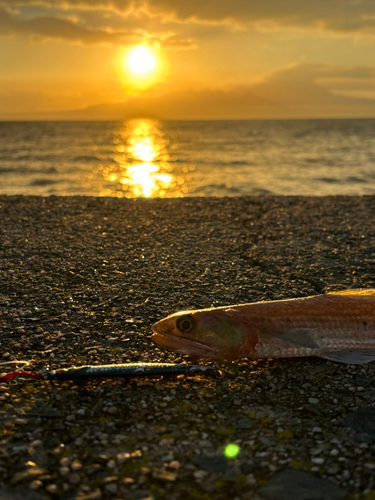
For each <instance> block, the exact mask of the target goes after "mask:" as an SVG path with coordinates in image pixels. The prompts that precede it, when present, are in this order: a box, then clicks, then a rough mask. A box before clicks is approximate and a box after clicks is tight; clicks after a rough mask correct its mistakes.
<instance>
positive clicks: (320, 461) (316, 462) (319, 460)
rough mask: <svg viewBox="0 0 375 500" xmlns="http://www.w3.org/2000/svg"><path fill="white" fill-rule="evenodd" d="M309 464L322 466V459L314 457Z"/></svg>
mask: <svg viewBox="0 0 375 500" xmlns="http://www.w3.org/2000/svg"><path fill="white" fill-rule="evenodd" d="M311 462H312V463H313V464H317V465H322V464H324V458H322V457H314V458H312V459H311Z"/></svg>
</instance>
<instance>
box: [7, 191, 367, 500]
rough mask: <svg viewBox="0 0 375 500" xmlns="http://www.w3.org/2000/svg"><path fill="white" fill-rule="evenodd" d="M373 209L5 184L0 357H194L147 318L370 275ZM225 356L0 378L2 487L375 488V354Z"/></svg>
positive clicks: (360, 202) (140, 494)
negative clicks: (137, 374)
mask: <svg viewBox="0 0 375 500" xmlns="http://www.w3.org/2000/svg"><path fill="white" fill-rule="evenodd" d="M374 213H375V197H327V198H302V197H253V198H250V197H249V198H186V199H175V200H117V199H106V198H85V197H71V198H69V197H66V198H63V197H61V198H60V197H50V198H41V197H21V196H17V197H13V196H12V197H4V196H3V197H0V218H1V225H0V255H1V267H0V342H1V351H0V354H1V357H2V359H1V361H2V362H7V361H14V360H28V361H30V365H29V366H28V368H27V369H32V370H40V369H41V368H43V367H50V368H58V367H67V366H72V365H82V364H106V363H124V362H136V361H148V362H153V361H165V362H178V363H182V362H183V363H192V361H191V360H189V359H188V358H186V357H181V356H179V355H177V354H173V353H169V352H167V351H164V350H162V349H161V348H158V347H157V346H156V345H154V344H153V342H151V340H150V331H151V330H150V327H151V325H152V324H153V323H154V322H155V321H157V320H158V319H160V318H162V317H164V316H166V315H167V314H170V313H172V312H176V311H178V310H181V309H189V308H202V307H207V306H221V305H226V304H235V303H241V302H242V303H243V302H252V301H258V300H264V299H266V300H268V299H269V300H272V299H281V298H290V297H300V296H301V297H302V296H308V295H314V294H317V293H324V292H326V291H332V290H338V289H345V288H356V287H366V288H368V287H374V288H375V272H374V262H375V226H374V223H373V214H374ZM201 363H204V364H210V361H209V360H202V361H201ZM15 366H17V365H3V366H1V370H2V371H3V372H4V373H5V372H9V371H12V370H14V369H15ZM220 366H221V367H222V368H223V369H224V370H225V372H226V376H225V377H224V378H222V379H212V378H207V377H204V376H190V377H185V376H178V377H171V378H163V377H149V378H145V379H135V378H132V379H128V380H108V381H105V380H104V381H98V380H94V381H88V382H78V383H77V382H62V383H59V382H48V381H38V380H35V381H34V380H31V379H30V380H29V379H27V380H26V379H15V380H13V381H11V382H6V383H2V384H0V401H1V405H0V498H1V499H2V500H8V499H9V500H18V499H25V500H34V499H35V500H38V499H54V498H61V499H66V500H70V499H77V500H78V499H79V500H84V499H87V500H88V499H91V500H94V499H103V500H105V499H112V498H113V499H130V500H146V499H155V500H157V499H159V500H160V499H168V500H169V499H171V500H174V499H176V500H177V499H185V498H191V499H197V500H210V499H218V500H220V499H227V498H232V499H236V500H238V499H244V500H248V499H249V500H250V499H255V500H256V499H263V498H265V499H267V500H284V499H285V500H290V499H291V498H293V499H301V500H303V499H312V498H314V499H315V500H319V499H322V500H324V499H327V500H332V499H333V500H335V499H337V500H339V499H344V498H345V499H347V500H349V499H351V500H355V499H358V500H359V499H361V500H364V499H367V500H373V499H374V498H375V484H374V477H375V388H374V380H375V369H374V367H375V365H374V363H370V364H367V365H362V366H353V365H341V364H334V363H332V362H328V361H324V360H320V359H317V358H309V359H307V358H306V359H283V360H271V359H269V360H259V361H255V362H250V361H247V360H240V361H235V362H222V363H220ZM229 443H236V444H238V446H239V453H238V455H237V456H236V457H235V458H232V459H227V458H225V456H224V449H225V447H226V445H228V444H229ZM312 492H313V493H312Z"/></svg>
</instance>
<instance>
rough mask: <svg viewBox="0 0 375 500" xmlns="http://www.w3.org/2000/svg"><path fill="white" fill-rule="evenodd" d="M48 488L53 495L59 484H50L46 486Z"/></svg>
mask: <svg viewBox="0 0 375 500" xmlns="http://www.w3.org/2000/svg"><path fill="white" fill-rule="evenodd" d="M46 490H47V491H48V493H51V495H53V494H55V493H56V491H57V484H49V485H48V486H46Z"/></svg>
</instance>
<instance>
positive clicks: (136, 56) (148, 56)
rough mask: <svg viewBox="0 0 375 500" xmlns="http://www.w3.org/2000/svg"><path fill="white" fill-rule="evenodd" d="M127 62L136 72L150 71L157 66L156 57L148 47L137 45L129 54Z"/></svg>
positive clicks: (131, 69) (144, 72)
mask: <svg viewBox="0 0 375 500" xmlns="http://www.w3.org/2000/svg"><path fill="white" fill-rule="evenodd" d="M126 64H127V66H128V67H129V69H130V71H132V72H133V73H136V74H146V73H150V72H151V71H153V70H154V69H155V68H156V57H155V55H154V54H153V52H152V51H151V50H150V49H149V48H148V47H142V46H139V47H135V48H134V49H132V50H131V52H130V53H129V54H128V56H127V59H126Z"/></svg>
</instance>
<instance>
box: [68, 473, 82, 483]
mask: <svg viewBox="0 0 375 500" xmlns="http://www.w3.org/2000/svg"><path fill="white" fill-rule="evenodd" d="M67 479H68V481H69V483H70V484H79V483H80V482H81V478H80V477H79V475H78V474H77V473H76V472H71V473H70V474H69V475H68V477H67Z"/></svg>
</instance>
